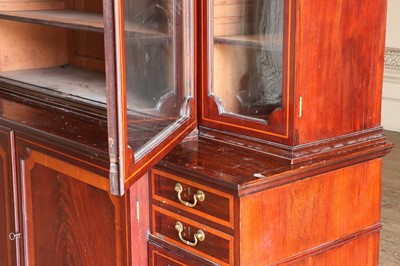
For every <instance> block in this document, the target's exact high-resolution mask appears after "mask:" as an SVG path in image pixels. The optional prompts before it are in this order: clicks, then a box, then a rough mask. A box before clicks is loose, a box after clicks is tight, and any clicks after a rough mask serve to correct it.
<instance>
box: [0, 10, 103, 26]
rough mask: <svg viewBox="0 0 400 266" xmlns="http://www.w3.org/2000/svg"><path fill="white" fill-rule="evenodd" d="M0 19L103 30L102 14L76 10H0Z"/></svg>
mask: <svg viewBox="0 0 400 266" xmlns="http://www.w3.org/2000/svg"><path fill="white" fill-rule="evenodd" d="M0 19H7V20H13V21H18V22H26V23H33V24H40V25H47V26H56V27H62V28H68V29H75V30H85V31H93V32H103V31H104V24H103V16H102V14H99V13H90V12H83V11H78V10H68V9H62V10H34V11H7V12H4V11H2V12H0Z"/></svg>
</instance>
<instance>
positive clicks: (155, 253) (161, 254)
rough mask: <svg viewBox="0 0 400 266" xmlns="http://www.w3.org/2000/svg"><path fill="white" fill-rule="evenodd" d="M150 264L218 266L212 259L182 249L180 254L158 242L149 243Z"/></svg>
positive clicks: (154, 265)
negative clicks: (205, 258)
mask: <svg viewBox="0 0 400 266" xmlns="http://www.w3.org/2000/svg"><path fill="white" fill-rule="evenodd" d="M149 265H150V266H166V265H168V266H198V265H203V266H216V265H217V264H214V263H212V262H210V261H206V260H202V259H200V258H198V257H195V256H194V255H192V254H189V253H186V252H184V251H180V252H179V255H178V254H176V253H174V252H173V251H169V250H166V249H164V248H162V247H160V246H157V245H156V244H152V243H149Z"/></svg>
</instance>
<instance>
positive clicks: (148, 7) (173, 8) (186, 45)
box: [124, 0, 193, 159]
mask: <svg viewBox="0 0 400 266" xmlns="http://www.w3.org/2000/svg"><path fill="white" fill-rule="evenodd" d="M190 2H191V1H183V0H178V1H173V0H129V1H125V3H124V8H125V10H124V13H125V21H124V22H125V56H126V97H127V108H128V123H129V126H128V127H129V129H128V144H129V146H130V147H131V148H132V149H133V150H134V151H135V158H136V159H138V157H141V155H144V154H145V153H146V152H147V151H149V150H151V146H152V145H153V144H154V143H155V142H157V140H154V138H155V137H156V139H158V141H159V139H160V138H162V136H164V133H166V132H167V131H168V130H172V129H173V128H174V126H176V125H177V121H179V120H181V119H184V118H185V117H187V116H188V115H189V114H187V113H186V112H184V111H183V110H185V105H186V103H187V101H188V98H190V97H191V96H192V93H191V82H190V79H191V78H192V76H193V74H191V71H192V70H191V67H190V65H189V64H188V63H187V62H192V61H193V60H191V58H192V54H191V53H192V48H191V47H192V45H193V44H192V24H191V18H192V16H191V14H190V13H189V11H190V10H192V9H191V8H190V7H189V5H190ZM185 53H186V54H188V55H187V56H184V55H185ZM184 60H187V61H186V62H185V61H184Z"/></svg>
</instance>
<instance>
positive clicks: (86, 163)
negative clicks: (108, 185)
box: [2, 122, 109, 179]
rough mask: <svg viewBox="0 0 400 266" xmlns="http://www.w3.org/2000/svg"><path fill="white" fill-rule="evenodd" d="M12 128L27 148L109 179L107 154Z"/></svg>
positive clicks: (42, 133)
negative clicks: (32, 148)
mask: <svg viewBox="0 0 400 266" xmlns="http://www.w3.org/2000/svg"><path fill="white" fill-rule="evenodd" d="M2 124H4V123H3V122H2ZM11 128H13V132H15V133H14V134H15V138H16V139H17V140H18V141H19V142H23V143H24V145H26V147H29V148H31V147H34V148H35V149H38V150H39V151H44V152H46V153H48V154H51V155H52V156H54V157H55V158H58V159H61V160H64V161H66V162H69V163H71V164H73V165H77V166H79V167H81V168H83V169H86V170H88V171H91V172H93V173H96V174H98V175H100V176H103V177H104V178H107V179H108V172H109V168H108V167H109V160H108V154H107V153H106V152H104V151H99V150H95V149H92V148H90V147H89V146H86V145H82V144H79V143H76V142H73V141H71V140H67V139H64V138H60V137H56V136H54V135H51V134H47V133H44V132H41V131H36V130H34V129H32V128H25V127H23V126H21V125H14V126H11Z"/></svg>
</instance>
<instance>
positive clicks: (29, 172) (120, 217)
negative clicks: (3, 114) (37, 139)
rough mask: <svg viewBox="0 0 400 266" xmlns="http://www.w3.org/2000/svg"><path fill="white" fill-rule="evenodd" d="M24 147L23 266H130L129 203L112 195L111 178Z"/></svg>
mask: <svg viewBox="0 0 400 266" xmlns="http://www.w3.org/2000/svg"><path fill="white" fill-rule="evenodd" d="M25 143H26V142H25V141H21V142H20V141H19V138H18V137H17V145H18V150H17V151H18V152H17V158H18V160H17V161H18V165H17V166H18V169H21V170H20V171H17V174H18V180H19V181H18V191H19V192H20V194H19V201H20V202H21V203H20V204H21V205H20V206H19V212H20V215H21V223H22V224H21V225H20V227H21V228H23V235H24V237H23V245H22V247H21V248H22V250H23V254H24V256H23V261H24V263H29V264H33V265H52V264H57V265H90V264H96V265H126V264H127V263H128V261H129V257H130V253H128V252H126V251H127V250H129V249H128V246H129V241H127V239H128V228H127V224H126V219H127V217H128V215H129V211H128V210H129V208H128V207H127V206H129V205H127V204H128V202H126V201H125V198H122V197H115V196H111V195H110V194H109V193H108V192H107V188H108V180H107V179H106V178H103V177H101V176H97V175H96V174H94V173H91V172H88V171H86V170H84V169H81V168H79V167H77V166H76V165H75V164H73V163H72V164H70V163H68V162H65V161H64V160H63V159H62V158H60V159H58V158H54V157H52V156H50V155H49V154H47V153H46V152H45V151H43V150H40V149H39V150H38V149H37V145H35V144H33V141H32V143H30V144H28V145H26V144H25ZM67 161H68V159H67ZM99 232H101V233H99Z"/></svg>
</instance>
